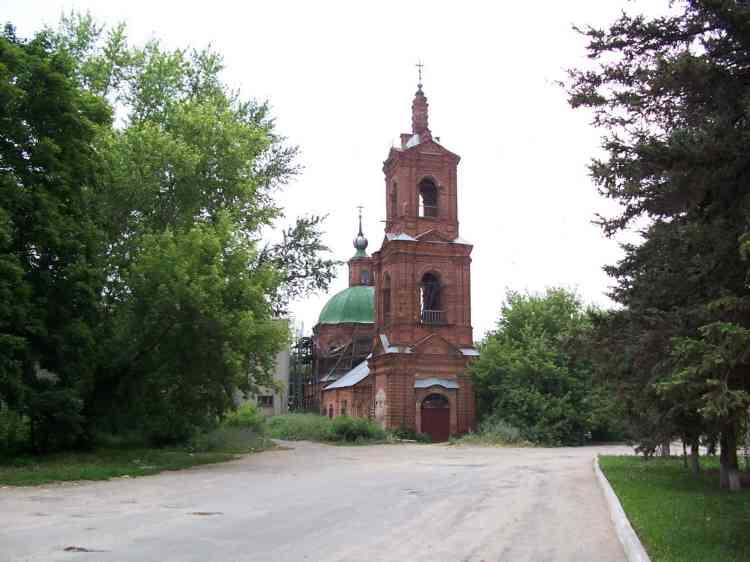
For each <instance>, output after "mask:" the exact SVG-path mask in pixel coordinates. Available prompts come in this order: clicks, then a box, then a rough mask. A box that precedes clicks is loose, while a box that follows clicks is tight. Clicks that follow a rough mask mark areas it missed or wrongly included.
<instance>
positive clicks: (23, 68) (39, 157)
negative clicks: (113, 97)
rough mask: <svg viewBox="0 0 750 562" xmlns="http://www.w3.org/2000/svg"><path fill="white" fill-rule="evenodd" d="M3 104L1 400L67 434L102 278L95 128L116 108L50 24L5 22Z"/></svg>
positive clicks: (55, 441) (44, 443)
mask: <svg viewBox="0 0 750 562" xmlns="http://www.w3.org/2000/svg"><path fill="white" fill-rule="evenodd" d="M0 106H1V107H2V108H3V110H2V115H1V116H0V401H3V402H5V403H6V404H7V405H8V406H10V407H11V408H14V409H15V410H16V411H19V412H21V413H23V414H24V415H26V416H27V417H28V418H29V419H30V421H31V429H32V432H31V437H32V442H33V443H32V445H33V447H34V448H36V449H38V450H41V449H51V448H57V447H62V446H69V445H70V444H71V443H72V442H74V441H75V440H76V439H77V437H78V436H79V435H80V434H81V432H82V422H83V416H82V409H83V400H82V393H83V392H84V391H85V388H86V386H87V384H88V383H89V382H90V380H91V377H92V375H93V372H92V361H91V358H92V356H93V354H94V350H95V331H96V324H97V322H98V320H99V311H98V302H99V295H100V291H101V288H102V286H103V283H104V275H103V271H102V268H101V262H100V256H101V253H102V249H103V247H104V237H103V235H102V232H101V231H100V229H99V225H98V224H97V222H96V221H95V220H93V218H92V216H91V214H90V209H91V206H92V204H93V200H94V198H95V197H96V187H97V185H98V184H97V177H98V174H99V173H100V172H101V161H100V158H99V156H98V154H97V153H96V150H95V147H94V139H95V138H96V136H97V134H98V132H99V131H100V130H101V129H102V128H106V127H108V126H109V124H110V120H111V113H110V109H109V107H108V106H107V104H106V103H104V102H103V101H102V100H101V99H99V98H98V97H96V96H94V95H92V94H90V93H87V92H84V91H81V90H80V89H79V88H78V87H77V83H76V79H75V65H74V61H73V60H72V59H71V57H69V56H68V55H67V54H66V53H64V52H58V51H56V50H55V49H54V48H53V46H52V43H51V40H50V37H49V35H48V34H40V35H38V36H37V37H36V38H34V39H33V40H31V41H23V40H20V39H18V38H17V37H16V35H15V33H14V30H13V28H12V27H11V26H9V25H8V26H6V27H5V30H4V32H3V33H2V36H0Z"/></svg>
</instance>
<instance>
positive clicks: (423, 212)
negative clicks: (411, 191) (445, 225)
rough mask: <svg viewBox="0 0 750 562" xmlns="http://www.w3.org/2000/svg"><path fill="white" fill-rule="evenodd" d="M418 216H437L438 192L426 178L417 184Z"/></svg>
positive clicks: (433, 184)
mask: <svg viewBox="0 0 750 562" xmlns="http://www.w3.org/2000/svg"><path fill="white" fill-rule="evenodd" d="M419 216H420V217H430V218H434V217H437V216H438V191H437V187H435V183H434V182H433V181H432V180H431V179H428V178H425V179H423V180H422V181H421V182H419Z"/></svg>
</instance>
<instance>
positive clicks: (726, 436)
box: [569, 0, 750, 488]
mask: <svg viewBox="0 0 750 562" xmlns="http://www.w3.org/2000/svg"><path fill="white" fill-rule="evenodd" d="M672 8H673V10H672V12H671V13H670V14H669V15H666V16H663V17H659V18H654V19H647V18H645V17H643V16H631V15H628V14H623V15H622V16H621V17H620V18H619V19H618V20H617V21H616V22H614V23H613V24H612V25H611V26H610V27H609V29H594V28H586V29H583V30H580V31H581V32H582V33H583V34H584V35H585V36H586V37H587V38H588V41H589V44H588V53H589V57H590V59H591V60H592V61H593V62H594V68H593V69H584V70H572V71H570V81H569V94H570V103H571V105H572V106H573V107H586V108H589V109H591V110H592V111H593V115H594V125H595V126H597V127H600V128H602V129H604V131H605V134H606V137H605V140H604V145H603V146H604V149H605V151H606V152H607V158H606V159H604V160H594V161H593V162H592V165H591V173H592V177H593V178H594V181H595V182H596V183H597V185H598V186H599V189H600V191H601V193H602V194H603V195H605V196H606V197H609V198H612V199H614V200H616V201H618V202H619V203H620V204H621V212H620V213H619V214H617V215H615V216H612V217H601V218H600V223H601V225H602V227H603V229H604V231H605V233H607V234H609V235H613V234H615V233H617V232H619V231H621V230H623V229H625V228H627V227H628V226H629V225H631V224H632V223H633V221H634V220H636V219H639V218H640V219H642V220H644V219H646V220H648V221H649V222H648V225H647V226H646V228H645V229H644V241H643V243H642V244H640V245H629V246H625V258H624V259H623V260H622V261H621V262H620V263H619V264H617V265H616V266H613V267H610V268H609V269H608V271H609V273H610V274H611V275H612V276H613V277H614V278H615V279H616V281H617V286H616V287H615V289H614V291H613V293H612V296H613V298H614V299H615V300H616V301H618V302H619V303H621V304H622V305H623V306H624V307H625V310H624V311H623V312H621V313H619V314H617V315H615V316H613V317H612V318H611V321H612V322H614V323H616V324H620V325H624V326H626V328H625V329H622V330H620V331H619V333H616V332H615V331H613V330H612V327H613V326H614V324H612V323H610V324H609V326H607V325H606V323H605V324H604V327H603V328H602V331H601V332H600V334H601V335H602V339H601V341H600V343H601V344H602V345H601V346H600V349H605V348H606V347H607V346H612V345H614V346H617V347H618V348H619V349H621V350H622V354H621V357H622V361H621V365H620V367H619V368H617V367H615V368H614V369H613V370H612V371H610V372H612V373H614V374H615V376H614V378H615V379H616V381H617V383H618V386H619V388H620V391H621V392H622V393H623V394H625V395H628V396H629V400H630V401H631V402H632V403H633V405H634V408H633V413H634V414H635V413H636V411H637V410H636V408H638V405H640V411H641V413H642V415H641V416H640V417H641V419H642V420H645V419H649V418H650V419H652V420H658V423H660V424H661V427H662V431H663V432H664V433H666V434H669V435H668V436H675V435H680V434H682V435H689V438H690V439H691V440H692V441H693V442H695V441H696V439H697V436H696V433H697V432H715V431H718V432H720V433H721V436H722V443H723V445H724V446H723V449H725V450H728V449H731V448H732V447H733V443H736V440H737V434H738V432H739V431H740V430H741V424H742V421H743V420H744V419H746V417H747V404H748V397H749V396H750V395H749V394H748V391H750V381H749V380H748V377H747V367H748V363H747V361H748V358H747V356H746V354H745V353H744V351H742V350H741V346H737V345H736V342H737V339H738V338H739V339H741V338H742V335H743V334H744V330H745V329H746V328H747V327H748V323H750V316H749V315H748V297H749V296H750V295H749V294H748V286H747V283H746V277H747V274H748V265H747V263H746V261H744V259H743V256H742V254H741V250H742V244H743V240H744V239H745V238H746V237H747V235H746V232H747V225H748V224H749V221H748V209H749V208H750V206H748V203H750V200H749V199H748V191H747V185H748V180H750V177H749V174H750V155H748V152H747V150H746V147H747V146H748V141H749V140H750V121H749V120H748V105H747V99H748V94H750V89H749V88H750V82H748V80H747V78H748V76H750V40H748V37H750V9H749V8H748V6H747V5H746V3H744V2H735V1H732V0H684V1H681V2H675V3H673V4H672ZM731 353H735V355H734V356H733V357H732V356H729V355H731ZM728 354H729V355H728ZM607 355H610V359H611V354H609V353H608V352H604V356H605V361H607V360H606V356H607ZM712 360H716V362H715V363H714V364H711V361H712ZM607 362H608V364H609V365H610V366H613V362H612V361H611V360H609V361H607ZM717 380H718V381H722V383H721V384H720V385H718V387H717V386H716V385H715V384H714V383H713V382H712V381H717ZM634 417H637V416H634ZM665 420H669V423H668V424H664V423H662V422H664V421H665ZM648 426H649V424H648V423H645V424H643V429H646V428H647V427H648ZM666 436H667V435H665V437H666ZM637 437H638V438H639V439H640V440H642V441H643V440H646V439H648V435H646V433H645V432H639V434H638V435H637ZM735 457H736V456H735ZM722 466H723V470H722V473H723V474H727V475H729V474H733V475H734V473H735V471H736V470H737V463H736V458H734V457H733V456H732V455H729V456H726V455H723V457H722ZM729 480H732V482H733V487H734V488H737V487H738V484H739V479H738V478H736V475H734V476H732V478H728V477H723V478H722V481H721V484H722V486H724V485H729Z"/></svg>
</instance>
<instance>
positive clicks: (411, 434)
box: [391, 425, 432, 443]
mask: <svg viewBox="0 0 750 562" xmlns="http://www.w3.org/2000/svg"><path fill="white" fill-rule="evenodd" d="M391 433H392V435H393V437H395V438H396V439H404V440H407V441H417V442H418V443H432V437H430V436H429V435H427V434H426V433H417V432H416V431H415V430H414V429H412V428H411V427H407V426H405V425H401V426H399V427H397V428H396V429H394V430H393V431H392V432H391Z"/></svg>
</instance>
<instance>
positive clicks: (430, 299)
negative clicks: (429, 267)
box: [419, 273, 445, 324]
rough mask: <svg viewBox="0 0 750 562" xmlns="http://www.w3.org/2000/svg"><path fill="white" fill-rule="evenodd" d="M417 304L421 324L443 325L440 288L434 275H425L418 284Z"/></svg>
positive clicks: (443, 317)
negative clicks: (418, 304) (419, 309)
mask: <svg viewBox="0 0 750 562" xmlns="http://www.w3.org/2000/svg"><path fill="white" fill-rule="evenodd" d="M419 302H420V308H421V315H420V317H421V319H422V323H423V324H444V323H445V314H444V312H443V302H442V287H441V285H440V279H438V277H437V275H435V274H434V273H425V274H424V275H423V276H422V281H421V283H420V284H419Z"/></svg>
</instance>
